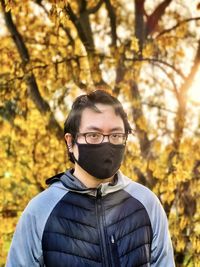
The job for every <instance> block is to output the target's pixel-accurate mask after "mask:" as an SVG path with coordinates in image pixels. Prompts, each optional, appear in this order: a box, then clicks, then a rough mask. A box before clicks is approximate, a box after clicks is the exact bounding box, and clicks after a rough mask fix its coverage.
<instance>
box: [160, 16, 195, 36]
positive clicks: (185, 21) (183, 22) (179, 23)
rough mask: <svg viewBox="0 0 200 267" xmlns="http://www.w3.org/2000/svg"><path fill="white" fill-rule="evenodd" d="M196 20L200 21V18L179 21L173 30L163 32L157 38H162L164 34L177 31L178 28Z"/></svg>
mask: <svg viewBox="0 0 200 267" xmlns="http://www.w3.org/2000/svg"><path fill="white" fill-rule="evenodd" d="M194 20H200V17H195V18H189V19H185V20H182V21H179V22H178V23H177V24H176V25H174V26H172V27H171V28H168V29H166V30H164V31H162V32H160V33H159V34H158V35H157V36H156V37H155V39H156V38H159V37H160V36H162V35H163V34H166V33H169V32H171V31H173V30H175V29H176V28H178V27H180V26H181V25H183V24H185V23H187V22H190V21H194Z"/></svg>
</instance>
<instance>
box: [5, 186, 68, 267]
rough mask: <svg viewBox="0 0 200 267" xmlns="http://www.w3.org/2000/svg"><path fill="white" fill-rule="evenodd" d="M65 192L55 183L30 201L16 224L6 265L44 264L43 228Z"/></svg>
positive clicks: (16, 266)
mask: <svg viewBox="0 0 200 267" xmlns="http://www.w3.org/2000/svg"><path fill="white" fill-rule="evenodd" d="M66 193H67V190H66V189H63V187H62V186H61V185H60V183H56V184H55V185H52V186H50V187H49V188H48V189H46V190H45V191H43V192H42V193H40V194H39V195H37V196H36V197H35V198H33V199H32V200H31V201H30V203H29V204H28V206H27V207H26V209H25V210H24V212H23V213H22V216H21V218H20V220H19V222H18V224H17V227H16V230H15V233H14V236H13V239H12V243H11V247H10V250H9V253H8V257H7V262H6V267H28V266H30V267H41V266H44V262H43V251H42V235H43V232H44V228H45V225H46V222H47V219H48V217H49V215H50V213H51V211H52V210H53V208H54V207H55V205H56V204H57V203H58V202H59V200H60V199H61V198H62V197H63V196H64V195H65V194H66Z"/></svg>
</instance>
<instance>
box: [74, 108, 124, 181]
mask: <svg viewBox="0 0 200 267" xmlns="http://www.w3.org/2000/svg"><path fill="white" fill-rule="evenodd" d="M96 107H97V109H98V110H99V111H100V112H97V111H95V110H92V109H90V108H86V109H84V110H83V112H82V116H81V121H80V127H79V131H78V133H77V137H76V142H75V144H74V146H73V147H72V151H71V152H72V153H73V155H74V157H75V159H76V163H75V171H76V170H77V168H79V169H80V168H82V169H84V170H85V171H86V172H87V173H89V174H90V175H92V176H93V177H95V178H99V179H106V178H111V177H112V176H113V175H114V174H115V173H116V171H117V170H118V169H119V167H120V164H121V161H122V158H123V153H124V149H125V145H124V143H125V142H124V143H123V137H124V134H125V128H124V123H123V120H122V118H121V117H120V115H117V114H116V113H115V110H114V109H113V107H112V106H109V105H104V104H96ZM86 133H87V137H86V136H85V134H86ZM88 133H91V134H89V136H88ZM96 133H100V134H104V135H106V136H104V137H103V136H101V137H102V138H104V139H103V140H102V139H101V141H100V142H99V141H97V142H96V140H97V139H96ZM110 134H112V136H110V139H109V137H108V136H107V135H110ZM120 136H123V137H120ZM86 138H87V140H86ZM98 140H99V139H98ZM93 141H95V142H93ZM109 141H111V142H112V144H110V142H109ZM121 141H122V142H121ZM120 142H121V143H120Z"/></svg>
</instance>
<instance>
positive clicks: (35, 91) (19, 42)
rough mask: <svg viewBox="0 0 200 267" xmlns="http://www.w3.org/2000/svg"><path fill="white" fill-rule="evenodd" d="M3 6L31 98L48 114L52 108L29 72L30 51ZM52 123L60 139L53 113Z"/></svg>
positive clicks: (2, 0)
mask: <svg viewBox="0 0 200 267" xmlns="http://www.w3.org/2000/svg"><path fill="white" fill-rule="evenodd" d="M1 6H2V10H3V13H4V17H5V22H6V26H7V28H8V30H9V32H10V33H11V36H12V39H13V41H14V43H15V45H16V47H17V50H18V52H19V55H20V57H21V60H22V69H23V72H24V74H25V82H26V84H27V87H28V92H29V95H30V98H31V99H32V101H33V102H34V103H35V105H36V107H37V108H38V110H39V111H40V112H41V113H42V114H45V113H48V112H50V106H49V104H48V103H47V102H46V101H45V100H44V99H43V98H42V96H41V94H40V91H39V88H38V85H37V82H36V79H35V76H34V74H33V73H31V72H30V71H29V70H27V64H28V63H29V61H30V57H29V53H28V49H27V47H26V45H25V43H24V40H23V37H22V36H21V34H20V33H19V32H18V30H17V28H16V26H15V24H14V23H13V20H12V15H11V12H10V11H8V12H7V11H6V9H5V7H6V5H5V2H4V0H1ZM50 122H53V123H52V124H51V125H50V126H54V127H55V128H54V130H56V134H57V135H58V137H59V138H60V137H61V136H63V134H62V129H61V127H60V125H59V124H58V123H57V122H56V120H55V118H53V114H52V113H51V120H50ZM52 128H53V127H52Z"/></svg>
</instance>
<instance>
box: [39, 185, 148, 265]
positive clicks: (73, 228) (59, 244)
mask: <svg viewBox="0 0 200 267" xmlns="http://www.w3.org/2000/svg"><path fill="white" fill-rule="evenodd" d="M151 242H152V228H151V223H150V219H149V216H148V214H147V211H146V209H145V208H144V206H143V205H142V204H141V203H140V202H139V201H138V200H137V199H135V198H134V197H132V196H131V195H129V194H128V193H127V192H126V191H124V190H119V191H116V192H113V193H110V194H107V195H105V196H103V197H102V196H101V194H100V193H99V194H97V196H96V197H95V196H91V195H88V194H80V193H76V192H70V191H69V192H68V193H66V194H65V195H64V197H63V198H62V199H61V200H60V201H59V202H58V203H57V205H56V206H55V207H54V209H53V211H52V212H51V214H50V216H49V218H48V220H47V223H46V226H45V229H44V233H43V239H42V248H43V253H44V263H45V266H46V267H112V266H113V267H147V266H150V255H151V253H150V251H151Z"/></svg>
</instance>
